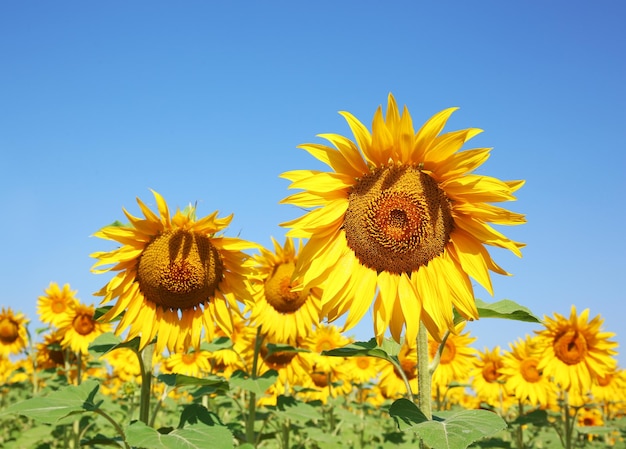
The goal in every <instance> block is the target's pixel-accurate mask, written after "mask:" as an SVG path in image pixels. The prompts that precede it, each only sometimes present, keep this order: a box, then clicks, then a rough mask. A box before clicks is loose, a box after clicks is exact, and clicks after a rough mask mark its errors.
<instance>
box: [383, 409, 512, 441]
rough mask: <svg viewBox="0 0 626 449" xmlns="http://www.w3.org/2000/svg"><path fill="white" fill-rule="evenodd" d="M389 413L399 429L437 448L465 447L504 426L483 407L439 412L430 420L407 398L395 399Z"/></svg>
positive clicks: (504, 423)
mask: <svg viewBox="0 0 626 449" xmlns="http://www.w3.org/2000/svg"><path fill="white" fill-rule="evenodd" d="M389 414H390V415H391V416H392V417H393V418H394V419H395V420H396V422H397V423H398V427H399V428H400V429H401V430H404V431H406V430H412V431H414V432H415V433H416V434H417V435H418V436H419V437H420V438H421V439H422V440H423V441H424V443H425V444H426V445H427V446H429V447H433V448H438V449H465V448H467V447H468V446H469V445H470V444H472V443H473V442H474V441H476V440H479V439H481V438H484V437H487V436H490V435H493V434H495V433H497V432H499V431H500V430H502V429H504V428H505V427H506V422H504V420H503V419H502V418H500V417H499V416H498V415H497V414H495V413H492V412H489V411H486V410H461V411H458V412H440V413H439V416H433V419H432V420H429V419H428V418H426V416H424V414H423V413H422V412H421V411H420V409H419V408H418V407H417V406H416V405H415V404H414V403H413V402H411V401H409V400H407V399H398V400H396V401H395V402H394V403H393V404H392V405H391V407H390V408H389Z"/></svg>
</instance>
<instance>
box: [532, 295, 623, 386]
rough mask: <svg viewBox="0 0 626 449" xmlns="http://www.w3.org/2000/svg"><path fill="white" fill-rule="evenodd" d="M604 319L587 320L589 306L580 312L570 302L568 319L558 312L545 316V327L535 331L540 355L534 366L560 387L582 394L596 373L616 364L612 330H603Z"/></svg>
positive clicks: (600, 375)
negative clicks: (537, 362) (537, 363)
mask: <svg viewBox="0 0 626 449" xmlns="http://www.w3.org/2000/svg"><path fill="white" fill-rule="evenodd" d="M603 322H604V320H603V319H602V318H601V317H600V316H599V315H598V316H596V317H594V318H593V319H592V320H591V321H590V320H589V309H585V310H583V311H582V312H581V314H580V315H578V314H577V312H576V306H572V309H571V313H570V317H569V319H567V318H566V317H564V316H563V315H560V314H558V313H555V314H554V318H550V317H545V319H544V326H545V329H544V330H541V331H536V332H537V334H538V342H539V343H538V344H539V349H540V351H541V354H542V357H541V360H540V362H539V365H538V369H540V370H543V374H544V375H545V376H548V377H550V378H552V379H553V381H554V383H556V384H557V385H558V386H559V387H560V388H562V389H563V390H566V391H568V390H570V388H571V389H573V390H574V391H573V392H572V393H579V394H583V395H584V394H586V393H588V392H589V390H590V389H591V386H592V384H593V383H594V382H595V381H597V379H598V378H599V377H602V376H606V375H607V374H610V373H612V372H613V371H614V370H615V368H616V365H617V360H616V359H615V357H614V356H615V355H616V354H617V352H616V351H615V348H616V347H617V343H616V342H614V341H612V340H610V338H611V337H613V336H615V334H614V333H612V332H603V331H602V323H603Z"/></svg>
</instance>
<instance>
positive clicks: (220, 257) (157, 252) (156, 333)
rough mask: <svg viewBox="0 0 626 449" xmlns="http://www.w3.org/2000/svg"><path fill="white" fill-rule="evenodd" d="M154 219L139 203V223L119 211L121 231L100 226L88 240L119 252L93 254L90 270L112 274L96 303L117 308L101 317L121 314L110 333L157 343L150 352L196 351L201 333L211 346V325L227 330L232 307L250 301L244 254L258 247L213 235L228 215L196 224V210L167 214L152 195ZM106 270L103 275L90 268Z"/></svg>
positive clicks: (235, 309)
mask: <svg viewBox="0 0 626 449" xmlns="http://www.w3.org/2000/svg"><path fill="white" fill-rule="evenodd" d="M153 193H154V197H155V199H156V203H157V207H158V211H159V215H156V214H155V213H154V212H152V211H151V210H150V209H149V208H148V207H147V206H146V205H145V204H144V203H143V202H142V201H141V200H140V199H139V198H137V203H138V204H139V207H140V208H141V211H142V213H143V215H144V217H145V218H137V217H135V216H133V215H131V214H130V213H128V212H127V211H126V210H124V214H125V215H126V217H127V218H128V219H129V220H130V225H128V226H107V227H105V228H103V229H101V230H100V231H98V232H97V233H96V234H95V235H96V236H97V237H101V238H104V239H108V240H114V241H116V242H119V243H121V244H122V245H123V246H121V247H119V248H117V249H115V250H113V251H109V252H97V253H94V254H92V257H95V258H97V259H99V260H98V262H96V263H95V265H94V267H93V271H94V272H96V273H102V272H107V271H118V273H117V275H115V277H114V278H113V279H112V280H111V281H110V282H109V283H108V284H107V285H105V286H104V287H103V288H102V289H101V290H100V291H99V292H97V293H96V295H99V296H103V297H104V299H103V301H102V302H103V303H108V302H110V301H112V300H114V299H116V298H117V302H116V303H115V304H114V305H113V307H112V308H111V309H110V310H109V311H108V312H107V313H106V314H105V315H104V316H103V317H102V319H103V320H105V321H106V320H112V319H113V318H115V317H117V316H119V315H120V314H121V313H122V312H123V311H125V313H124V316H123V317H122V319H121V320H120V322H119V324H118V326H117V328H116V333H117V334H120V333H122V332H123V331H124V329H126V328H129V332H128V337H127V338H128V339H132V338H134V337H136V336H139V335H140V336H141V340H140V346H141V347H142V348H143V347H144V346H146V345H147V344H148V343H149V342H150V341H152V340H153V339H154V338H155V337H156V351H157V352H158V353H160V352H161V351H162V350H163V349H164V348H165V347H167V348H168V349H169V350H170V351H171V352H173V351H176V350H180V349H181V348H188V347H189V346H195V347H198V346H199V345H200V340H201V337H202V330H203V329H204V330H205V332H206V337H207V338H208V339H209V340H212V339H213V337H214V334H215V332H214V329H215V327H216V325H217V326H218V327H219V328H221V329H223V330H224V331H225V332H226V333H227V334H229V333H230V332H232V328H233V324H232V315H231V314H233V313H239V308H238V304H237V301H238V300H244V299H248V300H250V298H249V293H248V292H247V290H246V288H245V278H246V275H247V272H246V268H245V267H244V262H245V260H246V259H247V255H246V254H244V253H243V252H242V250H244V249H248V248H255V247H256V246H257V245H255V244H253V243H249V242H246V241H244V240H241V239H239V238H231V237H224V236H221V235H219V236H218V235H217V233H219V232H220V231H222V230H223V229H225V228H226V227H227V226H228V224H229V223H230V221H231V220H232V215H230V216H227V217H223V218H218V217H217V212H214V213H213V214H211V215H209V216H207V217H205V218H202V219H199V220H196V218H195V209H194V208H189V209H188V210H186V211H184V212H181V211H180V210H177V211H176V213H175V214H174V216H170V212H169V209H168V207H167V204H166V202H165V200H164V199H163V198H162V197H161V195H159V194H158V193H156V192H153ZM102 266H107V267H106V268H103V269H96V268H99V267H102Z"/></svg>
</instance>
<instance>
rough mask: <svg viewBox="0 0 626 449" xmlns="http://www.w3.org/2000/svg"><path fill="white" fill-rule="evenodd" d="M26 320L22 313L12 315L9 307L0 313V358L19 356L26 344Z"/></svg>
mask: <svg viewBox="0 0 626 449" xmlns="http://www.w3.org/2000/svg"><path fill="white" fill-rule="evenodd" d="M26 323H28V319H27V318H26V317H25V316H24V314H23V313H21V312H18V313H13V310H12V309H11V308H10V307H7V308H6V309H5V308H4V307H3V308H2V312H0V356H3V357H7V356H8V355H9V354H19V353H20V352H22V351H23V350H24V349H25V348H26V345H27V344H28V332H27V330H26Z"/></svg>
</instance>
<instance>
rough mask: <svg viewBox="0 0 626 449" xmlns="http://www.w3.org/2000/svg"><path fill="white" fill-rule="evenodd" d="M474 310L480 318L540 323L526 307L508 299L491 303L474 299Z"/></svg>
mask: <svg viewBox="0 0 626 449" xmlns="http://www.w3.org/2000/svg"><path fill="white" fill-rule="evenodd" d="M476 308H477V309H478V316H479V317H480V318H500V319H505V320H515V321H525V322H528V323H541V320H540V319H539V318H537V317H536V316H535V315H534V314H533V313H532V312H531V311H530V309H528V308H527V307H524V306H521V305H519V304H517V303H516V302H514V301H511V300H510V299H502V300H500V301H496V302H493V303H486V302H484V301H482V300H480V299H478V298H477V299H476Z"/></svg>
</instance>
